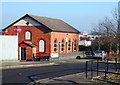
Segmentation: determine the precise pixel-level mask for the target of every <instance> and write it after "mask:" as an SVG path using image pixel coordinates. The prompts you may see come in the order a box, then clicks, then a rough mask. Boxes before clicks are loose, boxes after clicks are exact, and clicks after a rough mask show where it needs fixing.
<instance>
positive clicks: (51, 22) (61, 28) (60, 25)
mask: <svg viewBox="0 0 120 85" xmlns="http://www.w3.org/2000/svg"><path fill="white" fill-rule="evenodd" d="M26 16H28V17H30V18H32V19H34V20H35V21H37V22H38V23H40V24H42V25H44V26H46V27H48V28H49V29H50V30H51V31H56V32H72V33H80V32H79V31H78V30H77V29H75V28H74V27H72V26H70V25H69V24H67V23H65V22H64V21H62V20H60V19H55V18H49V17H42V16H36V15H31V14H26V15H25V16H24V17H26ZM24 17H22V18H24ZM22 18H20V19H19V20H21V19H22ZM19 20H18V21H19ZM14 23H15V22H14ZM14 23H13V24H14ZM8 27H9V26H8ZM5 29H6V28H5ZM5 29H3V30H5Z"/></svg>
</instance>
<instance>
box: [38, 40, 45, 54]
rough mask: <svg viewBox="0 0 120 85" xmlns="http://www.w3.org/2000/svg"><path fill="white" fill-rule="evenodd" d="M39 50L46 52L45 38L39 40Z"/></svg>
mask: <svg viewBox="0 0 120 85" xmlns="http://www.w3.org/2000/svg"><path fill="white" fill-rule="evenodd" d="M39 52H45V41H44V40H40V41H39Z"/></svg>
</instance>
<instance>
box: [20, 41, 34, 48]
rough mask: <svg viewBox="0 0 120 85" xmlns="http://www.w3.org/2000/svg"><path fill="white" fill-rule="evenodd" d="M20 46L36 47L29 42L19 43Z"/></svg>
mask: <svg viewBox="0 0 120 85" xmlns="http://www.w3.org/2000/svg"><path fill="white" fill-rule="evenodd" d="M20 44H26V45H28V46H30V47H36V45H34V44H33V43H32V42H30V41H22V42H21V43H19V45H20Z"/></svg>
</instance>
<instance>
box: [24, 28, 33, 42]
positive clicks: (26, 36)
mask: <svg viewBox="0 0 120 85" xmlns="http://www.w3.org/2000/svg"><path fill="white" fill-rule="evenodd" d="M25 40H28V41H29V40H32V33H31V32H30V31H29V30H27V31H25Z"/></svg>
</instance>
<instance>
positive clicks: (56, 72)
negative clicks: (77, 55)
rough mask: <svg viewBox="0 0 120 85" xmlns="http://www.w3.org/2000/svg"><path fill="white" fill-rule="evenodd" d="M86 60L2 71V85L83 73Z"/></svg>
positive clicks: (60, 61)
mask: <svg viewBox="0 0 120 85" xmlns="http://www.w3.org/2000/svg"><path fill="white" fill-rule="evenodd" d="M85 61H86V59H83V60H79V59H72V60H59V61H53V62H55V63H56V65H51V66H40V67H38V66H37V67H28V68H17V69H6V70H2V81H3V83H30V82H34V81H35V80H39V79H44V78H54V77H60V76H65V75H70V74H75V73H80V72H85Z"/></svg>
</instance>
